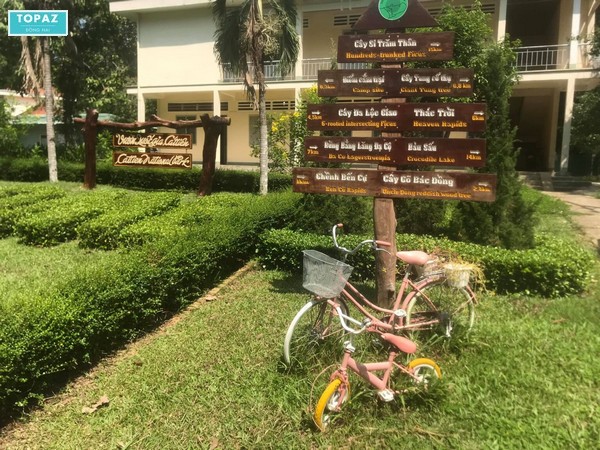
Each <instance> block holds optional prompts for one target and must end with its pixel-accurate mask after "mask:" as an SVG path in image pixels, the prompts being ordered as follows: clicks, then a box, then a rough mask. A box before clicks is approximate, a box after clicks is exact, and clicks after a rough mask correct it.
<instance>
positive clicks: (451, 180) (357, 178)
mask: <svg viewBox="0 0 600 450" xmlns="http://www.w3.org/2000/svg"><path fill="white" fill-rule="evenodd" d="M292 183H293V191H294V192H302V193H312V194H335V195H354V196H366V197H369V196H370V197H381V198H426V199H434V200H466V201H474V202H492V201H494V200H495V199H496V175H494V174H487V173H466V172H431V171H422V172H420V171H387V170H369V169H356V170H355V169H337V168H336V169H332V168H294V169H293V172H292Z"/></svg>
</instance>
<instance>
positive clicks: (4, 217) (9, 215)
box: [0, 186, 66, 238]
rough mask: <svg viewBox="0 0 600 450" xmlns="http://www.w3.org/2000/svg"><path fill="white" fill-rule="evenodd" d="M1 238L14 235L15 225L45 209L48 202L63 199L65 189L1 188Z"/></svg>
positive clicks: (45, 187)
mask: <svg viewBox="0 0 600 450" xmlns="http://www.w3.org/2000/svg"><path fill="white" fill-rule="evenodd" d="M0 194H2V197H0V238H3V237H7V236H10V235H11V234H13V233H14V229H15V224H16V223H17V222H18V221H19V220H21V219H23V218H24V217H26V216H27V215H28V214H31V213H33V212H35V211H38V210H41V209H43V208H44V205H46V204H47V201H48V200H52V199H58V198H62V197H64V196H65V195H66V193H65V191H64V190H63V189H60V188H58V187H55V186H35V187H33V186H30V187H19V186H15V187H9V188H0Z"/></svg>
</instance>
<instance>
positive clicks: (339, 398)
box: [313, 378, 350, 431]
mask: <svg viewBox="0 0 600 450" xmlns="http://www.w3.org/2000/svg"><path fill="white" fill-rule="evenodd" d="M349 397H350V386H349V385H348V384H347V383H345V382H343V381H342V380H340V379H339V378H336V379H335V380H333V381H332V382H331V383H329V384H328V385H327V387H326V388H325V390H324V391H323V393H322V394H321V397H319V401H318V402H317V407H316V408H315V413H314V415H313V419H314V421H315V424H316V425H317V427H319V430H321V431H325V429H326V428H327V426H328V425H329V423H330V421H331V416H330V414H327V413H326V411H327V412H340V410H341V408H342V405H343V404H344V403H345V402H346V400H348V398H349Z"/></svg>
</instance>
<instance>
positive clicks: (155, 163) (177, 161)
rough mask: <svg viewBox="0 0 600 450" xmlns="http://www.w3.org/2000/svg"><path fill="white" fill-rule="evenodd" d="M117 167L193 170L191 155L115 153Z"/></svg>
mask: <svg viewBox="0 0 600 450" xmlns="http://www.w3.org/2000/svg"><path fill="white" fill-rule="evenodd" d="M113 166H115V167H124V166H127V167H152V168H157V169H191V168H192V155H191V153H163V152H151V153H143V152H113Z"/></svg>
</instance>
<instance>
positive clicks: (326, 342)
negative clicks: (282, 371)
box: [283, 299, 348, 367]
mask: <svg viewBox="0 0 600 450" xmlns="http://www.w3.org/2000/svg"><path fill="white" fill-rule="evenodd" d="M336 302H337V303H338V304H339V306H340V309H341V310H342V313H343V314H348V306H346V304H345V303H344V301H343V300H341V299H337V300H336ZM343 335H344V329H343V328H342V326H341V324H340V321H339V318H338V317H337V311H336V310H335V309H334V308H333V306H332V305H331V304H330V303H329V302H327V300H317V299H313V300H311V301H309V302H308V303H307V304H306V305H304V306H303V307H302V308H301V309H300V311H298V313H297V314H296V316H295V317H294V319H293V320H292V322H291V323H290V326H289V328H288V330H287V333H286V335H285V340H284V342H283V359H284V361H285V363H286V364H287V365H288V367H293V366H301V365H310V364H312V363H314V361H315V360H316V359H317V358H318V356H319V355H320V354H322V353H323V352H324V351H325V350H326V349H328V348H335V349H336V350H339V349H340V348H341V344H340V340H341V338H342V336H343Z"/></svg>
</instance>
